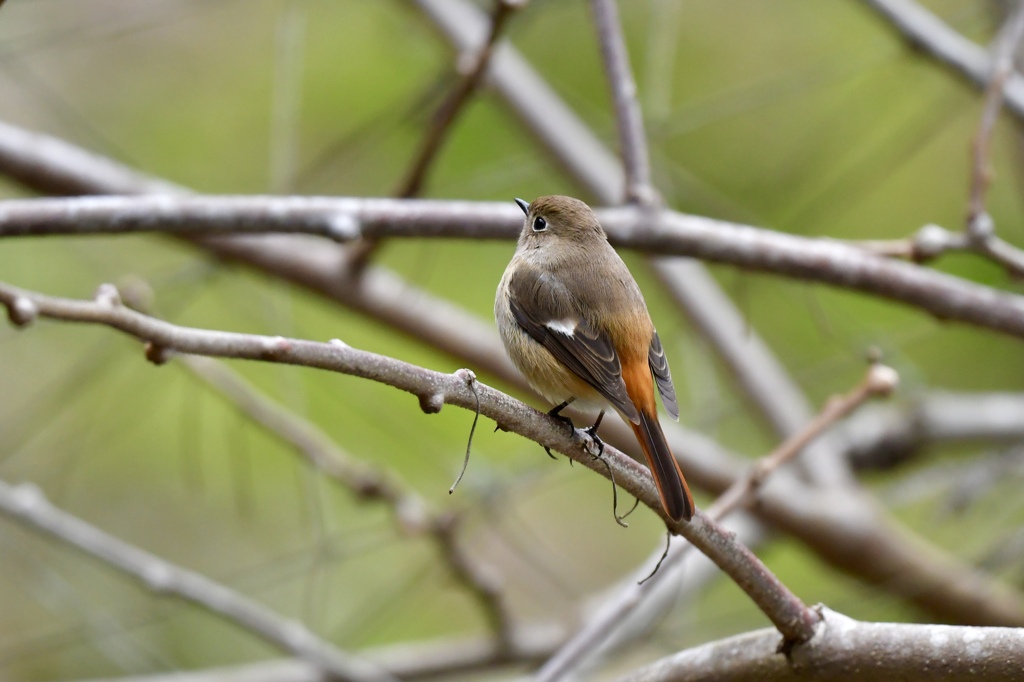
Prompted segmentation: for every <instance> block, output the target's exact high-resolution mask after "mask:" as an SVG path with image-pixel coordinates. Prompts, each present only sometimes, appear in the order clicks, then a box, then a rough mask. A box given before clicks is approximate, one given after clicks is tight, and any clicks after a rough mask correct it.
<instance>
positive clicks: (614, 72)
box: [590, 0, 657, 206]
mask: <svg viewBox="0 0 1024 682" xmlns="http://www.w3.org/2000/svg"><path fill="white" fill-rule="evenodd" d="M590 8H591V11H592V13H593V15H594V24H595V25H596V26H597V35H598V45H600V47H601V58H602V59H603V60H604V72H605V76H607V78H608V86H609V88H610V89H611V91H612V103H613V105H614V107H615V123H616V126H617V127H618V131H619V150H620V152H621V154H622V165H623V170H624V172H625V181H626V187H625V195H626V201H627V202H630V203H635V204H639V205H641V206H650V205H652V204H654V203H656V202H657V193H656V192H655V190H654V186H653V185H652V184H651V162H650V157H649V155H648V153H647V137H646V135H645V134H644V121H643V114H642V113H641V111H640V103H639V102H638V101H637V98H636V81H635V80H633V70H632V69H631V68H630V66H629V53H628V52H627V50H626V39H625V37H624V36H623V35H622V25H621V23H620V22H619V11H618V8H616V6H615V0H591V2H590Z"/></svg>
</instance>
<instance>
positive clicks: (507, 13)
mask: <svg viewBox="0 0 1024 682" xmlns="http://www.w3.org/2000/svg"><path fill="white" fill-rule="evenodd" d="M523 4H525V3H524V0H495V2H494V12H493V14H492V15H491V29H490V32H489V33H488V35H487V40H486V41H484V44H483V45H482V46H481V47H480V48H479V49H478V50H477V51H476V54H474V55H472V57H471V59H472V62H471V63H470V64H469V65H468V66H463V65H460V67H459V71H460V72H461V73H462V77H461V78H460V79H459V82H458V83H457V84H456V86H455V87H454V88H453V89H452V91H451V92H450V93H449V94H448V97H447V98H446V99H445V100H444V102H442V103H441V106H440V108H439V109H438V110H437V112H436V113H435V114H434V116H433V117H432V119H431V123H430V127H429V128H428V129H427V132H426V134H425V135H424V136H423V141H422V143H421V145H420V149H419V151H418V152H417V154H416V158H415V160H414V161H413V164H412V166H411V168H410V169H409V172H408V174H407V175H406V178H405V180H403V181H402V186H401V189H399V190H398V192H397V194H398V196H400V197H402V198H406V199H407V198H411V197H415V196H417V195H418V194H419V193H420V189H421V188H422V187H423V181H424V180H425V179H426V175H427V170H428V169H429V168H430V165H431V163H433V161H434V158H435V157H436V156H437V152H438V151H439V150H440V149H441V145H442V144H443V143H444V140H445V137H446V136H447V134H448V132H449V131H450V130H451V128H452V126H453V125H454V123H455V121H456V119H457V118H458V117H459V114H461V113H462V111H463V109H464V108H465V105H466V104H467V103H468V102H469V100H470V97H471V96H472V94H473V93H474V92H475V91H476V90H477V89H478V88H479V87H480V84H481V83H482V82H483V79H484V75H485V74H486V73H487V67H488V66H489V65H490V62H491V55H492V54H493V53H494V46H495V45H496V44H497V43H498V38H499V37H501V33H502V31H503V30H504V28H505V25H506V23H507V22H508V19H509V18H510V17H511V16H512V13H513V12H515V10H517V9H519V8H520V7H521V6H522V5H523ZM467 56H469V55H467Z"/></svg>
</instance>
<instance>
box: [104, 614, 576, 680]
mask: <svg viewBox="0 0 1024 682" xmlns="http://www.w3.org/2000/svg"><path fill="white" fill-rule="evenodd" d="M562 637H563V634H562V632H561V629H560V628H557V627H550V626H543V625H535V626H531V627H528V628H526V629H520V630H517V634H516V638H515V650H514V651H511V652H509V651H502V650H501V649H500V648H499V647H497V646H496V645H495V642H494V639H493V638H492V637H466V638H458V639H454V638H443V639H438V640H432V641H426V642H416V643H413V644H397V645H392V646H384V647H379V648H374V649H367V650H366V651H365V658H366V659H367V660H369V661H373V662H375V663H377V664H378V665H380V667H381V668H382V669H384V670H387V671H388V672H389V673H391V674H392V675H394V676H395V677H398V678H399V679H402V680H413V679H424V678H426V679H434V678H436V677H438V676H439V675H453V674H460V673H461V674H466V673H474V672H480V671H487V672H492V673H493V672H494V668H495V667H496V666H522V665H524V664H527V665H528V664H531V663H536V662H537V661H539V660H542V659H543V658H545V657H546V656H547V655H549V654H550V652H551V650H552V648H553V647H555V646H557V645H558V643H559V642H560V641H561V639H562ZM88 682H333V680H332V679H331V676H330V674H329V673H325V672H323V671H322V670H320V669H318V668H316V667H315V666H312V665H310V664H309V663H307V662H305V661H302V660H298V659H294V658H292V659H277V660H270V661H261V662H259V663H248V664H242V665H236V666H228V667H220V668H208V669H206V670H196V671H192V672H186V671H182V670H179V671H175V672H173V673H157V674H154V675H138V676H133V677H116V678H108V679H102V680H101V679H92V680H89V681H88Z"/></svg>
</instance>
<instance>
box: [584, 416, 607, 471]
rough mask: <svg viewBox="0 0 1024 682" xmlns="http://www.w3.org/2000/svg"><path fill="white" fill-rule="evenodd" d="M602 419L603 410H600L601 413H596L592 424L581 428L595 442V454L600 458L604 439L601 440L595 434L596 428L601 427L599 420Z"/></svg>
mask: <svg viewBox="0 0 1024 682" xmlns="http://www.w3.org/2000/svg"><path fill="white" fill-rule="evenodd" d="M602 419H604V410H601V414H599V415H597V421H596V422H594V425H593V426H589V427H587V428H585V429H583V431H584V432H586V434H587V435H588V436H590V437H591V438H592V439H593V441H594V442H595V443H596V444H597V455H596V457H597V458H598V459H601V455H603V454H604V441H603V440H601V439H600V438H599V437H598V435H597V430H598V429H599V428H601V420H602Z"/></svg>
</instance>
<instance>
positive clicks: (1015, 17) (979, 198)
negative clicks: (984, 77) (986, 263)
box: [967, 2, 1024, 242]
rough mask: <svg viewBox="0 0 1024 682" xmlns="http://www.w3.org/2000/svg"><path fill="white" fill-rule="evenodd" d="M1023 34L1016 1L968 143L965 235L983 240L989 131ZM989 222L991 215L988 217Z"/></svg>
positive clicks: (1023, 14) (1022, 9)
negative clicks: (969, 149)
mask: <svg viewBox="0 0 1024 682" xmlns="http://www.w3.org/2000/svg"><path fill="white" fill-rule="evenodd" d="M1022 35H1024V3H1021V2H1018V3H1017V6H1016V8H1015V9H1014V10H1013V13H1012V14H1011V15H1010V18H1009V19H1007V20H1006V25H1005V27H1004V30H1003V34H1002V35H1001V36H1000V37H999V39H998V40H997V41H996V47H995V50H994V53H993V55H992V73H991V74H990V75H989V79H988V85H987V86H986V88H985V105H984V106H983V107H982V111H981V120H980V122H979V123H978V131H977V133H975V136H974V143H973V144H972V145H971V156H972V161H973V164H972V169H971V194H970V202H969V208H968V211H967V234H968V235H969V236H970V237H971V239H973V240H975V241H979V242H983V241H984V240H985V239H987V238H988V237H989V236H990V235H991V233H992V230H991V229H986V228H985V219H984V218H983V217H982V216H983V215H985V214H986V212H985V195H986V194H987V193H988V188H989V186H990V185H991V184H992V176H993V173H994V171H993V168H992V158H991V156H992V133H993V130H994V129H995V125H996V120H997V119H998V117H999V110H1000V109H1001V108H1002V105H1003V90H1004V88H1005V87H1006V81H1007V80H1008V79H1009V78H1010V76H1011V75H1012V74H1013V55H1014V52H1016V50H1017V45H1018V44H1020V39H1021V36H1022ZM989 221H991V218H989Z"/></svg>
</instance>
